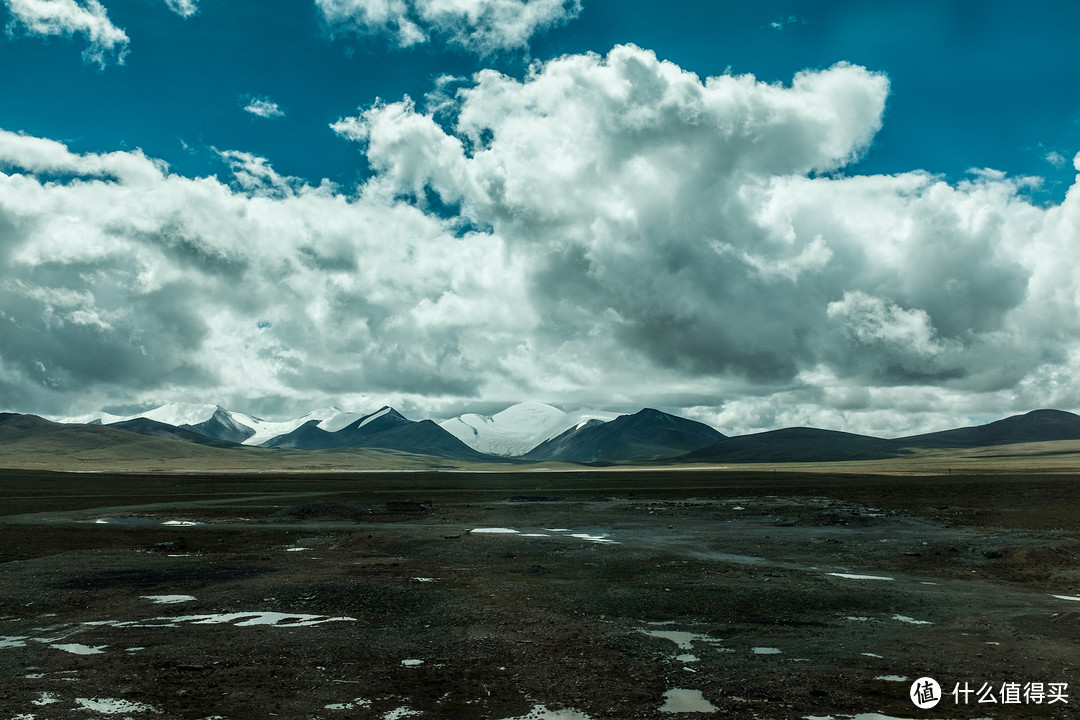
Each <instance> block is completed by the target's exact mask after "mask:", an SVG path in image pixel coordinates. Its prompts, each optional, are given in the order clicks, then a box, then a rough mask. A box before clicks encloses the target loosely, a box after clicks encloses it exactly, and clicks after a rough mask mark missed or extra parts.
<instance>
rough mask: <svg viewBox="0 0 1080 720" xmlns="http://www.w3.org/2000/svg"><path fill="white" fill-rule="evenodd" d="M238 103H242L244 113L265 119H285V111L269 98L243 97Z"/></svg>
mask: <svg viewBox="0 0 1080 720" xmlns="http://www.w3.org/2000/svg"><path fill="white" fill-rule="evenodd" d="M240 101H241V102H242V103H244V111H245V112H249V113H251V114H252V115H256V116H258V117H261V118H267V119H269V118H279V117H285V111H284V110H282V109H281V108H280V107H278V104H277V103H276V102H273V101H271V100H270V99H269V98H265V97H251V96H244V97H243V98H241V100H240Z"/></svg>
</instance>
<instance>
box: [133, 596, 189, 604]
mask: <svg viewBox="0 0 1080 720" xmlns="http://www.w3.org/2000/svg"><path fill="white" fill-rule="evenodd" d="M139 597H141V598H142V599H143V600H149V601H150V602H152V603H154V604H155V605H175V604H176V603H185V602H191V601H192V600H195V599H196V598H195V596H194V595H140V596H139Z"/></svg>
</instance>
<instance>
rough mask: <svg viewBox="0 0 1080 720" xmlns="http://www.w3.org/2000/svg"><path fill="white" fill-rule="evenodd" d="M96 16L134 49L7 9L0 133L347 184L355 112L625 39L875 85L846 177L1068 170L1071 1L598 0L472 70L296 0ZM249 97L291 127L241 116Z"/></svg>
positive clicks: (1078, 66)
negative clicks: (25, 19)
mask: <svg viewBox="0 0 1080 720" xmlns="http://www.w3.org/2000/svg"><path fill="white" fill-rule="evenodd" d="M268 7H272V10H270V11H268V10H267V8H268ZM106 9H107V11H108V17H109V19H110V20H111V21H112V22H113V23H114V24H115V25H116V26H118V27H120V28H123V29H124V30H125V32H126V33H127V35H128V36H129V38H130V44H129V50H130V53H129V55H128V56H127V57H126V59H125V63H124V65H116V64H113V63H109V64H108V65H107V66H106V67H105V68H101V67H99V66H97V65H94V64H86V63H84V62H83V60H82V58H81V57H80V53H81V52H82V49H83V48H84V46H85V40H84V39H83V38H82V37H80V36H78V35H75V36H74V37H67V38H64V37H53V38H48V39H43V38H40V37H28V36H27V35H26V33H25V32H23V31H20V30H19V29H18V27H17V25H16V27H15V28H11V12H10V10H8V11H7V12H6V13H5V15H6V17H5V18H4V20H5V26H7V27H8V28H9V32H8V34H7V37H6V38H5V40H4V42H2V43H0V67H4V68H8V69H9V70H8V71H6V72H4V73H2V75H0V92H2V93H3V96H4V97H6V98H9V100H8V102H5V103H4V107H3V108H2V110H0V127H3V128H5V129H8V130H14V131H22V132H26V133H30V134H34V135H40V136H46V137H51V138H54V139H60V140H64V141H65V142H67V143H68V144H69V145H70V147H72V149H77V150H79V151H83V152H89V151H96V152H108V151H112V150H116V149H125V148H126V149H131V148H136V147H137V148H142V149H143V150H144V151H145V152H147V154H150V155H152V156H154V157H158V158H162V159H164V160H166V161H167V162H169V164H170V166H171V167H172V168H173V169H174V171H176V172H179V173H182V174H185V175H205V174H209V173H215V172H220V171H221V167H220V163H218V162H217V156H216V155H215V154H214V153H213V152H212V150H211V148H218V149H231V150H243V151H246V152H252V153H256V154H259V155H262V156H264V157H267V158H270V159H272V161H273V162H274V165H275V167H276V168H277V169H278V170H279V171H280V172H283V173H287V174H290V175H298V176H301V177H304V178H307V179H309V180H312V181H315V182H317V181H318V180H319V179H321V178H323V177H327V178H331V179H332V180H334V181H336V182H343V183H349V182H353V181H355V180H356V178H357V177H358V176H359V175H361V174H363V173H364V172H366V168H365V164H364V162H363V158H362V157H361V156H360V155H359V154H358V153H356V152H355V151H354V148H351V147H349V146H348V145H345V144H343V143H342V142H341V140H340V139H339V138H337V137H335V136H334V135H333V133H331V132H330V131H329V129H328V126H329V124H330V123H331V122H333V121H334V120H337V119H338V118H340V117H342V116H344V115H348V114H350V113H352V112H353V111H355V109H356V108H357V107H358V106H365V105H369V104H371V103H372V102H373V101H374V100H375V98H383V99H386V100H397V99H400V97H401V96H402V95H405V94H408V95H410V96H411V97H413V98H422V97H423V96H424V95H425V94H426V93H427V92H429V91H430V90H431V89H432V83H433V81H434V79H435V78H437V77H439V76H440V75H444V74H451V75H469V74H471V73H472V72H475V71H476V70H478V69H480V68H483V67H495V68H498V69H500V70H502V71H504V72H507V73H510V74H512V75H516V76H521V75H522V74H523V73H524V72H525V70H526V66H527V63H526V61H525V59H524V58H525V57H526V55H527V56H528V57H531V58H532V59H536V60H545V59H549V58H551V57H556V56H558V55H562V54H566V53H583V52H598V53H606V52H607V51H608V50H610V49H611V47H613V46H614V45H616V44H619V43H634V44H636V45H639V46H640V47H643V48H648V49H652V50H654V51H655V52H656V54H657V55H658V56H659V57H661V58H662V59H667V60H670V61H672V62H674V63H676V64H678V65H680V66H681V67H683V68H685V69H687V70H690V71H693V72H695V73H697V74H699V75H700V76H702V77H707V76H710V75H719V74H723V73H725V72H731V73H735V74H743V73H748V74H752V75H754V76H756V77H757V78H759V79H761V80H764V81H766V82H790V81H791V77H792V76H793V75H794V74H795V73H796V72H798V71H799V70H803V69H806V68H825V67H829V66H831V65H833V64H834V63H836V62H839V61H848V62H851V63H854V64H857V65H862V66H864V67H866V68H868V69H871V70H875V71H880V72H884V73H886V74H887V75H888V76H889V79H890V81H891V86H892V91H891V93H890V97H889V105H888V109H887V111H886V115H885V124H884V127H883V128H882V130H881V132H880V133H878V135H877V137H876V139H875V142H874V145H873V147H872V148H871V149H870V151H869V152H868V153H867V154H866V157H865V158H864V160H863V161H862V162H861V163H859V164H858V165H856V166H854V167H852V168H851V170H852V171H858V172H864V173H877V172H904V171H907V170H912V169H924V170H927V171H930V172H933V173H943V174H945V175H947V176H948V177H950V178H960V177H962V176H963V174H964V173H965V172H966V171H967V170H968V169H969V168H972V167H990V168H995V169H998V170H1002V171H1004V172H1007V173H1008V174H1010V175H1033V176H1038V177H1042V178H1044V179H1045V187H1044V188H1042V192H1041V193H1040V195H1039V197H1040V198H1043V199H1054V200H1058V201H1060V199H1061V197H1062V196H1063V195H1064V190H1065V188H1067V187H1068V185H1069V184H1071V181H1072V175H1073V172H1072V168H1071V167H1070V165H1071V163H1069V162H1065V163H1064V164H1063V165H1062V166H1061V167H1055V165H1054V164H1053V163H1052V162H1049V161H1047V156H1048V155H1050V154H1051V153H1057V155H1056V156H1053V155H1051V157H1052V158H1055V159H1057V158H1064V159H1065V160H1066V161H1067V160H1069V159H1071V157H1072V154H1073V153H1074V152H1075V150H1076V149H1077V148H1080V103H1078V101H1077V100H1076V96H1075V93H1074V92H1072V90H1071V89H1074V88H1076V87H1080V47H1078V46H1077V44H1076V42H1075V32H1076V30H1077V28H1078V27H1080V7H1077V6H1075V5H1072V4H1069V3H1057V2H1041V3H1040V2H1034V3H1006V2H990V3H987V2H895V3H865V2H836V1H832V2H762V3H740V2H692V1H690V0H675V1H673V2H667V3H664V4H663V5H658V4H656V3H647V2H623V1H620V2H614V1H612V0H592V1H591V2H585V4H584V6H583V7H582V10H581V13H580V15H579V16H578V17H577V18H576V19H575V20H573V21H571V22H568V23H566V24H565V25H562V26H560V27H555V28H553V29H551V30H550V31H547V32H543V33H540V34H538V35H537V36H536V37H535V38H533V40H532V42H531V44H530V47H528V48H517V49H515V50H513V51H510V52H503V53H498V54H495V55H488V56H483V57H477V56H476V54H475V53H471V52H468V51H466V50H462V49H458V48H453V47H451V48H447V47H446V46H445V45H441V44H439V43H429V44H425V45H422V46H419V47H414V48H405V49H402V48H396V47H394V43H393V42H392V41H391V40H389V39H388V38H386V37H383V36H379V35H370V36H357V35H355V34H347V33H341V32H335V31H334V29H333V28H332V27H330V26H328V24H327V22H326V20H325V18H324V17H323V16H322V14H321V13H320V12H319V10H318V8H317V7H316V6H315V5H314V4H313V3H307V2H299V1H298V2H287V3H285V2H282V3H274V4H273V5H272V6H268V5H267V4H265V3H257V2H222V1H220V0H217V1H215V0H203V2H202V3H201V4H200V5H198V12H196V13H195V14H193V15H192V16H190V17H188V18H186V19H185V18H183V17H181V16H179V15H178V14H176V13H174V12H172V11H171V10H169V8H168V7H167V6H166V4H165V2H164V1H160V2H159V1H157V0H112V2H107V3H106ZM252 97H254V98H260V97H262V98H269V99H270V100H271V101H273V102H276V103H277V104H278V105H279V106H280V107H281V108H282V109H283V110H284V112H285V116H284V117H282V118H276V119H270V120H266V119H262V118H259V117H256V116H252V115H250V114H247V113H244V112H243V107H244V105H245V99H247V98H252ZM185 145H186V147H185ZM1058 164H1059V165H1061V161H1060V159H1058Z"/></svg>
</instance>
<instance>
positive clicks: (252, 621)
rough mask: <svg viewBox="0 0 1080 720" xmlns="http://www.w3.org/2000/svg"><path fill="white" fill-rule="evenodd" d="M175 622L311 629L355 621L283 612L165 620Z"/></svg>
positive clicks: (192, 616) (191, 616)
mask: <svg viewBox="0 0 1080 720" xmlns="http://www.w3.org/2000/svg"><path fill="white" fill-rule="evenodd" d="M165 619H167V620H171V621H173V622H189V623H192V624H193V625H220V624H232V625H235V626H236V627H250V626H252V625H273V626H275V627H309V626H311V625H321V624H322V623H327V622H340V621H344V620H351V621H354V622H355V620H356V618H351V617H326V616H325V615H307V614H304V613H282V612H238V613H218V614H216V615H184V616H181V617H176V618H165ZM234 621H236V622H234Z"/></svg>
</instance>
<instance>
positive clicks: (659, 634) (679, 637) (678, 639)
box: [638, 628, 723, 650]
mask: <svg viewBox="0 0 1080 720" xmlns="http://www.w3.org/2000/svg"><path fill="white" fill-rule="evenodd" d="M638 632H639V633H643V634H645V635H648V636H649V637H656V638H662V639H664V640H670V641H671V642H673V643H675V645H676V647H678V648H679V649H680V650H692V649H693V643H694V641H695V640H700V641H702V642H706V643H718V642H723V640H721V639H720V638H714V637H710V636H708V635H702V634H701V633H692V632H684V631H682V630H644V629H641V628H638Z"/></svg>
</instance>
